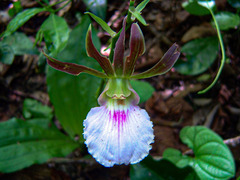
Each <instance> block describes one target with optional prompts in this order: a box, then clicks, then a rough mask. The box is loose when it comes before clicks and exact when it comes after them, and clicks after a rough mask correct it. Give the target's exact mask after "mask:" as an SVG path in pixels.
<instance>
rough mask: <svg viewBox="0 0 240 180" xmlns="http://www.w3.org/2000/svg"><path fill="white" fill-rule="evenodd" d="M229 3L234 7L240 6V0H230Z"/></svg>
mask: <svg viewBox="0 0 240 180" xmlns="http://www.w3.org/2000/svg"><path fill="white" fill-rule="evenodd" d="M228 3H229V4H231V6H232V7H234V8H240V1H239V0H228Z"/></svg>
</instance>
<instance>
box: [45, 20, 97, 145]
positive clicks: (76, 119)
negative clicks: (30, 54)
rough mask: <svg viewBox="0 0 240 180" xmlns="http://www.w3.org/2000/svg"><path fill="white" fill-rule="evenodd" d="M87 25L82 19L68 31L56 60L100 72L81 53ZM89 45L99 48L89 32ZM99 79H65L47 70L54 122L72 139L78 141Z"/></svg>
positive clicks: (64, 74) (84, 51)
mask: <svg viewBox="0 0 240 180" xmlns="http://www.w3.org/2000/svg"><path fill="white" fill-rule="evenodd" d="M89 24H90V18H89V17H88V16H87V15H86V16H83V18H82V21H81V23H80V24H79V25H78V26H77V27H76V28H75V29H73V30H72V32H71V33H70V36H69V40H68V43H67V46H66V47H65V48H64V50H63V51H62V52H61V53H59V54H58V56H57V57H56V58H58V59H59V60H61V61H63V62H71V63H76V64H80V65H86V66H88V67H92V68H94V69H98V70H99V69H100V67H99V64H98V63H97V61H96V60H94V59H92V58H89V57H88V56H87V54H86V49H85V38H86V33H87V30H88V26H89ZM93 41H94V43H95V46H96V47H98V48H99V47H100V42H99V39H98V38H97V36H96V32H95V33H94V31H93ZM100 82H101V79H98V78H96V77H93V76H90V75H87V74H80V75H79V76H77V77H76V76H72V75H68V74H66V73H64V72H60V71H57V70H55V69H53V68H51V67H49V68H48V73H47V84H48V92H49V96H50V100H51V102H52V104H53V106H54V109H55V112H56V116H57V119H58V120H59V121H60V123H61V125H62V126H63V128H64V129H65V130H66V131H67V132H68V133H69V134H70V135H71V136H72V137H74V136H76V135H78V136H80V140H83V138H82V132H83V124H82V123H83V120H84V119H85V118H86V115H87V113H88V111H89V110H90V109H91V108H92V107H94V106H96V105H97V101H96V98H97V97H96V91H97V89H98V87H99V85H100Z"/></svg>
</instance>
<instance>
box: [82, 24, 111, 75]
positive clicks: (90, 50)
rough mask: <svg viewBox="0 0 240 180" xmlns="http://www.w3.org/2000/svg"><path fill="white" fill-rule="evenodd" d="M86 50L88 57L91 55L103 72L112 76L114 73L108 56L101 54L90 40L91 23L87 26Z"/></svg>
mask: <svg viewBox="0 0 240 180" xmlns="http://www.w3.org/2000/svg"><path fill="white" fill-rule="evenodd" d="M86 50H87V55H88V56H89V57H92V58H94V59H96V60H97V62H98V63H99V64H100V66H101V67H102V69H103V70H104V72H105V73H106V74H107V75H108V76H110V77H111V76H113V75H114V71H113V67H112V65H111V63H110V61H109V59H108V58H106V57H104V56H102V55H101V54H100V53H99V52H98V51H97V49H96V48H95V46H94V44H93V41H92V30H91V25H90V26H89V28H88V32H87V37H86Z"/></svg>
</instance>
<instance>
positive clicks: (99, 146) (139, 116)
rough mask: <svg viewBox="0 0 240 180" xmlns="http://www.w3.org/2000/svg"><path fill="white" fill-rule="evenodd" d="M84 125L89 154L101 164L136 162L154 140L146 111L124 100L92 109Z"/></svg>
mask: <svg viewBox="0 0 240 180" xmlns="http://www.w3.org/2000/svg"><path fill="white" fill-rule="evenodd" d="M84 126H85V128H84V138H85V139H86V141H85V144H86V145H87V147H88V151H89V153H90V154H92V156H93V157H94V158H95V159H96V160H97V161H98V162H99V163H101V164H102V165H104V166H105V167H112V166H113V165H115V164H118V165H120V164H126V165H127V164H135V163H138V162H139V161H141V160H142V159H143V158H145V157H146V156H147V155H148V153H149V150H150V149H151V145H150V144H151V143H153V141H154V135H153V128H152V127H153V124H152V122H151V121H150V118H149V116H148V114H147V112H146V111H145V110H143V109H140V108H139V107H138V106H136V105H132V104H128V102H127V101H126V100H111V101H110V102H108V103H107V104H106V105H104V106H100V107H95V108H92V109H91V110H90V112H89V113H88V115H87V118H86V119H85V120H84Z"/></svg>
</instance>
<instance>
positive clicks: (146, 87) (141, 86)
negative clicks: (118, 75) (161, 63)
mask: <svg viewBox="0 0 240 180" xmlns="http://www.w3.org/2000/svg"><path fill="white" fill-rule="evenodd" d="M130 83H131V86H132V88H133V89H134V90H135V91H136V92H137V94H138V95H139V97H140V102H139V103H143V102H145V101H147V100H148V99H149V98H150V97H151V96H152V94H153V92H154V91H155V89H154V87H153V86H152V85H151V84H150V83H148V82H147V81H138V80H131V81H130Z"/></svg>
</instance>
